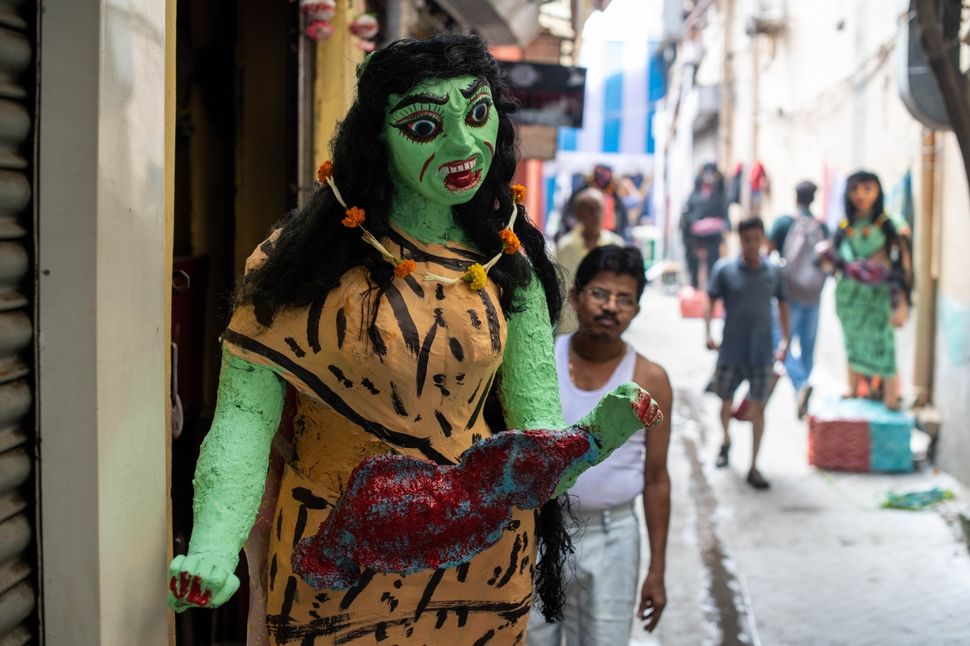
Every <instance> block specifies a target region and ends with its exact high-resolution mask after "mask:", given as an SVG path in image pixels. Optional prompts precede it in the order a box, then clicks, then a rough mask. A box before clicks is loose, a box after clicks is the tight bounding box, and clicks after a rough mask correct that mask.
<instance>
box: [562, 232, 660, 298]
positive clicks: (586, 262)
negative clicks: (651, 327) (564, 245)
mask: <svg viewBox="0 0 970 646" xmlns="http://www.w3.org/2000/svg"><path fill="white" fill-rule="evenodd" d="M603 271H608V272H611V273H614V274H617V275H620V276H630V277H632V278H633V280H635V281H636V283H637V300H638V301H639V300H640V297H641V296H643V288H644V287H646V285H647V275H646V273H645V272H644V270H643V254H641V253H640V250H639V249H637V248H636V247H621V246H619V245H615V244H611V245H605V246H603V247H596V248H595V249H593V250H592V251H590V252H589V253H588V254H586V255H585V256H584V257H583V260H582V262H580V263H579V267H578V268H577V269H576V282H575V283H574V284H573V289H575V290H576V291H577V292H578V291H579V290H581V289H582V288H584V287H586V285H587V284H589V281H591V280H593V278H594V277H595V276H596V274H598V273H600V272H603Z"/></svg>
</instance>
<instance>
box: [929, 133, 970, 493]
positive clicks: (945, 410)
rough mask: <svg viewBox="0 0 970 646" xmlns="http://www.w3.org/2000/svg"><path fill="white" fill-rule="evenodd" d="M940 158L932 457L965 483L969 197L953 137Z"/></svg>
mask: <svg viewBox="0 0 970 646" xmlns="http://www.w3.org/2000/svg"><path fill="white" fill-rule="evenodd" d="M942 157H943V173H944V174H943V182H942V183H943V208H942V216H941V219H940V232H939V238H938V245H937V249H938V250H939V267H940V280H939V289H938V290H937V299H936V300H937V311H936V320H937V326H936V366H935V367H936V371H935V375H934V387H933V390H934V397H933V399H934V402H935V403H936V407H937V408H938V409H939V411H940V415H941V416H942V420H943V425H942V429H941V432H940V440H939V447H938V450H937V456H938V458H939V461H940V464H941V465H943V467H944V468H945V469H946V470H947V471H948V472H950V473H952V474H953V475H955V476H956V477H958V478H960V479H961V480H962V481H963V482H964V483H970V426H968V424H967V420H968V419H970V262H968V260H967V247H968V246H970V197H968V193H967V180H966V177H965V175H964V172H963V163H962V161H961V157H960V150H959V148H958V147H957V144H956V140H955V138H954V137H953V135H946V136H945V137H944V138H943V146H942Z"/></svg>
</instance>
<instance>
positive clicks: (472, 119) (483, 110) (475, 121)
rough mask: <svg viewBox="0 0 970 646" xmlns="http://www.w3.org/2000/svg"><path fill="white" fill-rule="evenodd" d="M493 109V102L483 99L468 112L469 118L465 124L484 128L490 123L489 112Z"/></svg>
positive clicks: (466, 118)
mask: <svg viewBox="0 0 970 646" xmlns="http://www.w3.org/2000/svg"><path fill="white" fill-rule="evenodd" d="M491 107H492V103H491V101H489V100H488V99H482V100H481V101H479V102H478V103H476V104H475V106H474V107H473V108H472V109H471V110H470V111H469V112H468V116H467V117H465V123H467V124H468V125H470V126H484V125H485V123H486V122H487V121H488V112H489V108H491Z"/></svg>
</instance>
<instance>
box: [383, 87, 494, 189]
mask: <svg viewBox="0 0 970 646" xmlns="http://www.w3.org/2000/svg"><path fill="white" fill-rule="evenodd" d="M497 136H498V113H497V112H496V111H495V106H494V105H493V104H492V90H491V88H490V87H489V86H488V84H487V83H486V82H485V80H484V79H480V78H476V77H474V76H470V75H466V76H458V77H455V78H450V79H444V80H442V79H431V80H428V81H425V82H423V83H419V84H418V85H416V86H414V87H413V88H411V89H410V90H408V92H406V93H405V94H392V95H391V96H390V98H389V99H388V104H387V122H386V124H385V126H384V139H385V141H386V142H387V147H388V150H389V152H390V157H391V172H392V173H394V175H395V176H396V177H397V179H398V180H400V181H401V182H403V183H404V184H405V185H406V186H408V187H409V188H411V189H412V190H414V191H415V192H417V193H418V194H420V195H421V196H422V197H424V198H425V199H427V200H429V201H430V202H434V203H436V204H442V205H446V206H453V205H455V204H462V203H464V202H467V201H468V200H470V199H471V198H472V196H473V195H475V191H477V190H478V188H479V186H481V184H482V180H484V179H485V175H486V174H487V173H488V168H489V166H491V164H492V159H493V158H494V157H495V140H496V138H497Z"/></svg>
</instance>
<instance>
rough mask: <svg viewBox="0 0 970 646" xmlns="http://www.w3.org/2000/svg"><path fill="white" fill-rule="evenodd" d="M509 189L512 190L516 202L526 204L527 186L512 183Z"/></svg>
mask: <svg viewBox="0 0 970 646" xmlns="http://www.w3.org/2000/svg"><path fill="white" fill-rule="evenodd" d="M509 190H511V191H512V201H513V202H515V203H516V204H525V187H524V186H522V185H521V184H512V185H511V186H509Z"/></svg>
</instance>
